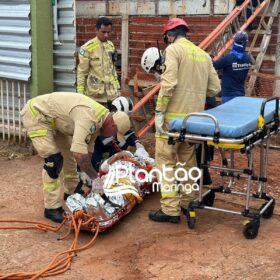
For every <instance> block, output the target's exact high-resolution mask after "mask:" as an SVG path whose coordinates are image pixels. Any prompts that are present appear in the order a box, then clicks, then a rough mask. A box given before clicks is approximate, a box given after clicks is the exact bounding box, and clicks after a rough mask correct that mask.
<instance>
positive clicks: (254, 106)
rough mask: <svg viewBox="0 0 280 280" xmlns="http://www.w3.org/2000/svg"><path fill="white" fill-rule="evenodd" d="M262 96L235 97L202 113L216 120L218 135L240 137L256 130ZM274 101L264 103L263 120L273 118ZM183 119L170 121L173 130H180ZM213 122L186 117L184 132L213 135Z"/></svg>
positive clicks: (206, 119) (269, 120)
mask: <svg viewBox="0 0 280 280" xmlns="http://www.w3.org/2000/svg"><path fill="white" fill-rule="evenodd" d="M264 100H265V99H263V98H254V97H244V96H243V97H236V98H234V99H232V100H230V101H228V102H227V103H225V104H222V105H219V106H217V107H215V108H213V109H210V110H205V111H203V112H202V113H206V114H210V115H212V116H214V117H215V118H216V119H217V120H218V124H219V129H220V137H224V138H240V137H242V136H245V135H248V134H249V133H251V132H253V131H255V130H257V127H258V117H259V115H260V111H261V105H262V102H263V101H264ZM275 103H276V101H275V100H272V101H270V102H268V103H267V104H266V105H265V112H264V118H265V122H266V123H268V122H271V121H272V120H273V118H274V113H275V108H276V105H275ZM182 123H183V119H177V120H173V121H171V122H170V127H171V129H173V130H176V131H180V130H181V128H182ZM214 131H215V124H214V122H213V121H212V120H211V119H210V118H205V117H200V116H191V117H189V118H188V119H187V123H186V132H187V133H189V134H198V135H204V136H213V135H214Z"/></svg>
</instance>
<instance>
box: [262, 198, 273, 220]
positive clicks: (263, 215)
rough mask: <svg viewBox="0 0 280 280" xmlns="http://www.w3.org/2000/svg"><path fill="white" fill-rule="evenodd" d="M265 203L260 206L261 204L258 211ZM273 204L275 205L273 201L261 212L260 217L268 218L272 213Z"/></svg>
mask: <svg viewBox="0 0 280 280" xmlns="http://www.w3.org/2000/svg"><path fill="white" fill-rule="evenodd" d="M265 205H266V203H264V204H263V205H262V206H261V209H260V211H261V210H262V209H263V208H264V207H265ZM274 206H275V203H274V201H273V202H272V203H271V204H270V205H269V207H268V208H267V209H266V210H265V211H264V212H263V214H262V217H263V218H264V219H269V218H271V217H272V215H273V211H274Z"/></svg>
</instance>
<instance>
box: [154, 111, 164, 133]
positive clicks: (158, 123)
mask: <svg viewBox="0 0 280 280" xmlns="http://www.w3.org/2000/svg"><path fill="white" fill-rule="evenodd" d="M164 117H165V114H164V113H163V112H159V111H156V116H155V127H156V132H157V133H160V134H164V133H165V131H164V130H163V128H162V126H163V123H164Z"/></svg>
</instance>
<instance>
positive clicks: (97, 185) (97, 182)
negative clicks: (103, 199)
mask: <svg viewBox="0 0 280 280" xmlns="http://www.w3.org/2000/svg"><path fill="white" fill-rule="evenodd" d="M103 185H104V183H103V180H102V179H101V178H100V177H97V178H96V179H93V180H92V184H91V190H92V192H94V193H99V194H103V193H104V189H103Z"/></svg>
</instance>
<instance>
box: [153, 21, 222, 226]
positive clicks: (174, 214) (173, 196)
mask: <svg viewBox="0 0 280 280" xmlns="http://www.w3.org/2000/svg"><path fill="white" fill-rule="evenodd" d="M188 31H189V27H188V25H187V23H186V22H185V21H184V20H182V19H179V18H171V19H169V20H168V22H167V23H166V25H165V26H164V29H163V35H164V41H165V43H167V44H169V46H167V48H166V50H165V55H164V57H165V62H164V65H163V67H162V75H161V82H160V84H161V88H160V91H159V96H158V99H157V105H156V112H155V114H156V115H155V127H156V152H155V159H156V167H157V169H158V170H160V171H161V174H162V175H165V176H158V180H159V183H160V185H161V200H160V202H161V209H160V210H157V211H152V212H150V213H149V218H150V219H151V220H153V221H157V222H171V223H178V222H179V221H180V212H181V208H182V210H184V209H186V208H187V207H188V204H189V202H190V201H191V200H193V198H194V193H193V192H191V193H188V192H189V191H188V190H189V189H188V190H187V189H186V188H183V186H187V184H190V185H192V183H193V182H192V181H191V180H186V181H180V182H179V183H180V184H177V183H178V181H175V178H176V176H177V178H179V179H180V178H182V177H180V176H179V175H178V173H177V172H176V169H177V168H178V170H179V168H181V169H182V168H183V170H185V171H188V170H189V169H190V168H192V167H196V165H197V163H196V157H195V145H194V144H191V143H188V142H183V143H182V142H181V143H179V142H177V143H176V144H175V145H168V136H167V135H166V134H165V131H168V130H169V121H170V120H173V119H175V118H183V117H185V116H186V114H188V113H192V112H199V111H202V110H203V109H204V105H205V99H206V96H215V95H216V94H217V93H218V92H219V91H220V81H219V78H218V75H217V73H216V71H215V69H214V68H213V64H212V60H211V58H210V56H209V55H208V54H207V53H206V52H204V51H203V50H202V49H200V48H199V47H197V46H196V45H194V44H193V43H192V42H190V41H189V40H187V39H186V33H187V32H188ZM166 168H167V170H166ZM164 169H165V170H164ZM164 172H165V174H163V173H164ZM176 174H177V175H176ZM184 178H185V177H184Z"/></svg>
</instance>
